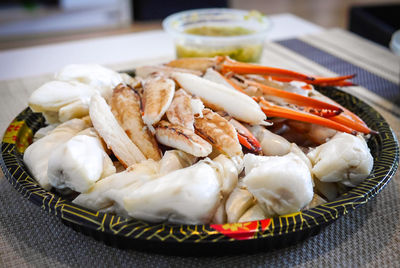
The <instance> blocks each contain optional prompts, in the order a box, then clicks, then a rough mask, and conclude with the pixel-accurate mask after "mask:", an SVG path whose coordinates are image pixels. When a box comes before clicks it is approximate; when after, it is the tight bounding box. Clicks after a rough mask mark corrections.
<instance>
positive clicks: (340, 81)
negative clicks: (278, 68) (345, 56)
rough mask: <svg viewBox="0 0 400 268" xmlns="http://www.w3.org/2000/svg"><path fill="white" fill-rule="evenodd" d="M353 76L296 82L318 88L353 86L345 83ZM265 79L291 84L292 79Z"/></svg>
mask: <svg viewBox="0 0 400 268" xmlns="http://www.w3.org/2000/svg"><path fill="white" fill-rule="evenodd" d="M354 76H355V74H352V75H345V76H337V77H314V80H313V81H309V80H304V79H297V80H298V81H302V82H307V83H309V84H312V85H318V86H342V87H344V86H354V85H355V84H354V83H353V82H351V81H347V79H351V78H353V77H354ZM264 78H265V79H272V80H275V81H279V82H291V81H293V80H296V79H293V78H292V77H289V76H277V75H267V76H264Z"/></svg>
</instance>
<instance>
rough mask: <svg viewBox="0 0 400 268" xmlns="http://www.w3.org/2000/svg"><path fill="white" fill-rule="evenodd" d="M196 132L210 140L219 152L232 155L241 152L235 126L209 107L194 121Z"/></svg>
mask: <svg viewBox="0 0 400 268" xmlns="http://www.w3.org/2000/svg"><path fill="white" fill-rule="evenodd" d="M194 127H195V129H196V133H197V134H199V136H201V137H202V138H204V139H205V140H207V141H208V142H210V143H211V144H212V145H213V146H215V148H217V149H218V150H219V151H220V152H222V153H224V154H226V155H228V156H230V157H232V156H241V155H242V154H243V152H242V147H241V145H240V143H239V140H238V137H237V132H236V130H235V128H234V127H233V126H232V124H230V123H229V122H228V121H227V120H226V119H225V118H223V117H222V116H220V115H219V114H217V113H215V112H213V111H212V110H210V109H207V108H206V109H204V110H203V117H202V118H196V119H195V122H194Z"/></svg>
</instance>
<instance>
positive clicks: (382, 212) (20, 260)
mask: <svg viewBox="0 0 400 268" xmlns="http://www.w3.org/2000/svg"><path fill="white" fill-rule="evenodd" d="M335 34H337V33H335ZM327 36H329V33H328V35H327ZM332 36H333V35H332ZM342 40H347V39H345V38H343V39H342ZM349 40H351V38H350V39H349ZM291 42H292V43H291ZM296 42H300V41H299V40H294V41H293V40H292V41H290V40H289V41H286V43H285V41H283V42H281V43H269V44H266V48H267V49H266V52H265V53H264V56H263V62H264V63H266V64H268V65H275V64H276V65H277V66H279V65H281V67H286V68H291V69H296V68H297V69H298V70H300V69H301V70H303V71H304V72H308V73H311V74H313V73H314V74H316V75H332V73H335V72H338V71H339V72H340V70H335V69H334V68H333V66H338V65H337V64H338V62H339V61H340V66H341V68H346V69H345V70H346V72H347V71H348V72H350V73H353V72H355V71H356V70H355V69H354V68H352V66H356V67H357V68H359V67H360V66H362V65H360V64H358V65H355V64H354V62H356V61H357V59H356V58H355V59H354V61H351V63H350V61H347V60H344V62H343V58H340V57H339V56H338V55H332V54H330V53H328V52H327V51H324V50H321V49H320V48H317V47H314V53H319V54H320V53H325V54H324V55H323V57H325V59H326V57H330V58H329V61H328V63H330V64H327V65H326V66H325V67H324V66H321V64H319V63H318V60H317V59H318V58H317V59H315V58H314V57H315V55H316V54H313V50H312V48H313V46H311V47H309V46H305V45H304V44H301V45H302V46H293V47H291V45H293V43H296ZM345 45H346V44H345ZM345 45H344V46H345ZM347 46H349V44H347ZM368 46H369V45H368ZM368 46H367V47H368ZM302 48H306V49H305V50H304V49H303V50H301V49H302ZM296 50H297V51H296ZM371 51H372V50H371ZM378 51H379V53H381V52H382V51H381V50H378ZM384 52H385V51H384ZM385 53H386V54H387V53H388V52H387V51H386V52H385ZM335 57H336V63H335V61H334V60H335ZM332 60H333V61H332ZM315 61H316V62H315ZM320 63H321V62H320ZM378 63H379V62H378ZM343 64H345V65H343ZM346 64H349V65H346ZM365 64H366V63H365ZM380 64H383V65H384V64H385V62H383V63H382V62H380ZM121 66H123V67H121V69H126V66H135V64H132V65H130V64H128V63H124V64H122V65H121ZM343 66H344V67H343ZM116 67H117V69H118V66H116ZM364 73H365V75H364V74H363V76H359V78H365V79H366V80H362V79H361V80H362V81H358V83H359V84H360V85H363V86H364V88H367V89H369V87H370V84H368V83H367V82H366V81H377V80H376V79H371V77H370V76H371V75H376V73H374V72H371V71H370V70H369V71H368V72H364ZM398 73H400V72H398ZM381 78H382V77H380V78H379V79H381ZM389 78H390V77H389ZM48 79H49V76H43V77H38V78H30V79H23V80H15V81H8V82H6V83H5V82H4V83H0V90H3V89H6V90H5V91H4V92H3V91H1V93H2V96H3V98H1V99H0V107H1V111H2V112H3V114H2V115H1V116H0V117H1V118H0V119H1V122H0V123H1V125H0V126H1V131H4V128H5V127H6V126H7V124H8V123H9V122H10V121H11V119H12V118H13V116H15V115H16V114H17V113H18V112H20V111H21V110H22V109H23V108H25V107H26V100H27V96H28V95H29V94H30V92H32V90H33V89H35V88H36V87H37V86H38V85H40V84H41V83H43V81H46V80H48ZM387 80H388V79H386V78H385V79H384V83H387ZM379 81H380V83H382V80H379ZM389 82H390V83H394V84H395V85H397V86H398V85H399V83H398V82H396V81H395V80H393V79H392V80H391V81H389ZM377 86H378V87H375V88H378V89H379V83H378V84H377ZM371 89H372V90H373V88H372V87H371ZM351 90H355V92H356V93H357V95H358V96H360V97H362V98H364V99H366V100H367V101H369V103H372V104H374V106H375V107H376V108H377V109H378V110H379V111H380V112H381V113H382V114H383V115H384V116H385V118H386V120H388V122H389V124H391V126H392V127H393V128H394V130H395V132H396V135H397V136H398V135H399V134H400V132H399V131H400V119H399V118H398V117H396V116H394V115H393V113H392V112H391V111H392V108H393V107H394V108H393V109H398V108H397V107H396V106H390V105H391V103H392V101H391V100H385V97H386V94H387V91H386V90H385V92H384V94H382V97H383V99H380V98H379V96H377V95H375V94H374V93H371V94H370V93H369V91H368V90H365V89H362V88H360V89H358V88H354V89H351ZM390 90H391V92H390V94H395V93H396V92H395V91H393V90H395V88H393V87H390ZM380 92H381V91H376V92H375V93H377V94H379V93H380ZM382 93H383V92H382ZM10 100H13V101H10ZM14 100H15V101H14ZM388 103H389V104H390V105H387V104H388ZM384 108H385V109H384ZM399 197H400V174H399V172H397V173H396V175H395V176H394V178H393V179H392V180H391V181H390V182H389V184H388V185H387V186H386V187H385V188H384V189H383V191H382V192H381V193H379V194H378V195H377V196H376V197H375V198H374V199H372V200H371V201H369V202H368V203H367V204H365V205H362V206H360V207H359V208H357V209H356V210H355V211H351V212H350V213H349V214H347V215H345V216H343V217H341V218H339V219H338V220H337V221H336V222H334V223H332V224H331V225H329V226H327V227H326V228H325V229H323V230H322V231H321V232H320V233H319V234H318V235H316V236H314V237H311V238H309V239H307V240H306V241H304V242H301V243H299V244H296V245H292V246H289V247H287V248H283V249H278V250H274V251H269V252H257V253H254V254H250V255H249V254H237V255H233V256H232V255H226V256H203V257H183V256H179V252H177V253H176V254H177V255H176V256H168V255H161V254H154V253H150V252H141V251H138V250H121V249H117V248H113V247H110V246H107V245H105V244H103V243H102V242H98V241H96V240H94V239H92V238H90V237H86V236H85V235H83V234H81V233H77V232H75V231H73V230H72V229H71V228H69V227H67V226H65V225H63V224H62V223H61V221H60V220H59V219H58V218H57V217H55V216H53V215H50V214H48V213H47V212H46V211H44V210H42V209H41V208H40V207H37V206H35V205H33V204H32V203H30V202H29V201H27V200H25V199H24V198H23V197H22V196H21V195H20V194H18V193H17V192H16V191H15V190H14V189H13V188H12V186H11V185H10V184H9V183H8V182H7V181H6V180H5V179H4V176H3V174H2V173H1V172H0V267H10V266H18V267H50V266H51V267H84V266H89V267H91V266H100V267H110V266H111V267H126V266H130V267H134V266H139V267H170V266H172V267H181V266H184V267H192V266H193V267H196V266H210V267H213V266H215V267H221V266H232V267H265V266H269V265H272V266H279V267H281V266H288V267H316V266H318V267H321V266H329V267H332V266H335V267H336V266H339V267H354V266H358V267H377V266H379V267H400V257H399V256H400V225H399V224H400V199H399Z"/></svg>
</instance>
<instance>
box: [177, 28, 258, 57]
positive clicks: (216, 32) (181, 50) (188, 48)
mask: <svg viewBox="0 0 400 268" xmlns="http://www.w3.org/2000/svg"><path fill="white" fill-rule="evenodd" d="M185 33H187V34H193V35H201V36H213V37H214V36H227V37H229V36H239V35H247V34H252V33H254V31H253V30H249V29H246V28H243V27H240V26H230V27H229V26H200V27H192V28H188V29H186V30H185ZM262 49H263V46H262V44H238V45H229V46H225V47H213V45H212V44H206V45H188V44H187V45H182V44H177V45H176V56H177V57H178V58H190V57H214V56H229V57H230V58H232V59H235V60H237V61H242V62H257V61H259V59H260V57H261V53H262Z"/></svg>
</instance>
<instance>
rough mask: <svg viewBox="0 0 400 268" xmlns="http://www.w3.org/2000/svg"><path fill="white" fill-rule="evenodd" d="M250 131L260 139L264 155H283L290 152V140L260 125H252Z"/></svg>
mask: <svg viewBox="0 0 400 268" xmlns="http://www.w3.org/2000/svg"><path fill="white" fill-rule="evenodd" d="M249 130H250V132H251V133H252V134H253V135H254V136H255V137H256V138H257V139H258V141H259V142H260V145H261V149H262V152H263V154H264V155H268V156H281V155H285V154H287V153H289V152H290V142H288V141H287V140H286V139H285V138H284V137H282V136H279V135H277V134H275V133H272V132H271V131H269V130H268V129H266V128H265V127H262V126H260V125H255V126H250V127H249Z"/></svg>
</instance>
